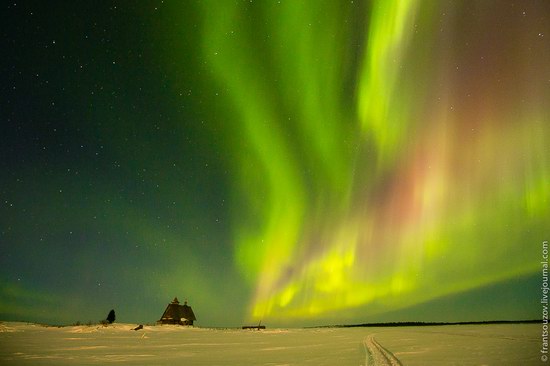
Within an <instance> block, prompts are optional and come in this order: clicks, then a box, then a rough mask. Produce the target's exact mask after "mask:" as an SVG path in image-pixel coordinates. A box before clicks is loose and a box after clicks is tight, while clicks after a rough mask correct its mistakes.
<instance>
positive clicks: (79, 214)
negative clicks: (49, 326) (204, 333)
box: [0, 0, 550, 326]
mask: <svg viewBox="0 0 550 366" xmlns="http://www.w3.org/2000/svg"><path fill="white" fill-rule="evenodd" d="M1 7H2V8H1V10H0V11H1V19H2V21H1V22H0V24H1V26H0V29H1V32H2V33H1V35H2V37H1V40H0V42H2V50H3V51H2V54H3V55H2V57H1V58H0V64H1V69H2V74H1V75H2V76H1V77H2V82H1V84H0V88H1V89H0V90H1V108H0V116H1V130H2V133H1V134H0V139H1V143H0V154H1V159H0V199H1V200H0V319H5V320H29V321H38V322H46V323H57V324H70V323H74V322H76V321H81V322H87V321H89V320H91V321H93V322H95V321H98V320H100V319H103V318H105V317H106V315H107V313H108V312H109V310H110V309H112V308H114V309H115V310H116V312H117V320H119V321H123V322H136V323H150V322H154V321H155V320H157V319H158V318H160V316H161V315H162V312H163V310H164V308H165V307H166V304H167V303H169V302H170V301H171V300H172V299H173V297H174V296H178V298H179V299H180V301H183V300H188V301H189V304H190V305H191V306H192V307H193V309H194V312H195V314H196V316H197V325H202V326H239V325H242V324H245V323H256V322H258V321H260V320H261V321H262V322H263V323H264V324H268V326H302V325H315V324H342V323H364V322H381V321H470V320H494V319H507V320H512V319H535V318H540V314H539V313H540V304H539V301H540V286H541V275H540V270H541V269H540V261H541V246H542V242H543V240H548V238H549V228H550V226H549V223H550V184H549V182H550V113H549V112H550V102H549V101H550V44H549V40H550V3H549V2H547V1H542V0H540V1H539V0H526V1H507V0H503V1H451V0H441V1H420V0H403V1H397V0H372V1H305V0H304V1H302V0H300V1H287V0H280V1H270V0H265V1H256V0H254V1H249V0H246V1H241V0H223V1H214V0H211V1H210V0H205V1H183V2H182V1H139V2H136V1H97V2H95V1H94V2H90V1H48V2H46V1H17V0H13V1H10V2H4V3H3V4H2V5H1Z"/></svg>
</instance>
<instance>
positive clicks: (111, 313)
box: [107, 309, 116, 324]
mask: <svg viewBox="0 0 550 366" xmlns="http://www.w3.org/2000/svg"><path fill="white" fill-rule="evenodd" d="M115 319H116V317H115V310H114V309H113V310H111V311H109V315H107V321H108V322H109V324H113V322H114V321H115Z"/></svg>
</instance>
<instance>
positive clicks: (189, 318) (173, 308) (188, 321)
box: [157, 297, 197, 325]
mask: <svg viewBox="0 0 550 366" xmlns="http://www.w3.org/2000/svg"><path fill="white" fill-rule="evenodd" d="M195 320H197V318H195V313H193V309H191V306H189V305H187V301H185V302H184V303H183V305H180V302H179V301H178V298H177V297H175V298H174V300H172V302H171V303H170V304H168V306H167V307H166V310H164V313H163V314H162V316H161V318H160V320H159V321H158V322H157V323H159V324H179V325H193V322H194V321H195Z"/></svg>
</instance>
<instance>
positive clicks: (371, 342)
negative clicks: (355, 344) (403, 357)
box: [363, 335, 402, 366]
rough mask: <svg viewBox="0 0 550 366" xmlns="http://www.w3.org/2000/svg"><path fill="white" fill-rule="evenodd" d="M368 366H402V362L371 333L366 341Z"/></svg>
mask: <svg viewBox="0 0 550 366" xmlns="http://www.w3.org/2000/svg"><path fill="white" fill-rule="evenodd" d="M363 346H364V347H365V365H366V366H402V365H401V362H399V360H398V359H397V357H395V356H394V355H393V353H391V352H390V351H388V350H387V349H385V348H384V347H382V346H381V345H380V343H378V342H377V341H376V339H374V336H373V335H369V336H368V337H367V338H366V339H365V340H364V341H363Z"/></svg>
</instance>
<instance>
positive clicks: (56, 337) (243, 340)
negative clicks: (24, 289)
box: [0, 322, 543, 366]
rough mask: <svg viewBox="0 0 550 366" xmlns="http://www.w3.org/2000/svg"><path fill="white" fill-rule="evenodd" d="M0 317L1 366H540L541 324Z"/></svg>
mask: <svg viewBox="0 0 550 366" xmlns="http://www.w3.org/2000/svg"><path fill="white" fill-rule="evenodd" d="M133 327H135V325H129V324H114V325H112V326H109V327H102V326H91V327H89V326H73V327H63V328H54V327H44V326H40V325H34V324H26V323H10V322H5V323H0V364H1V365H27V364H49V365H66V364H78V365H99V364H113V363H118V364H131V365H152V364H155V365H264V366H269V365H271V366H275V365H353V366H359V365H364V366H365V365H369V366H370V365H399V364H401V365H541V364H543V363H542V362H541V361H540V355H541V354H540V347H541V337H540V334H541V325H539V324H502V325H453V326H430V327H393V328H322V329H273V330H270V329H267V330H263V331H251V330H219V329H201V328H184V327H179V326H152V327H149V326H145V327H144V329H142V330H139V331H133V330H131V329H132V328H133Z"/></svg>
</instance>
